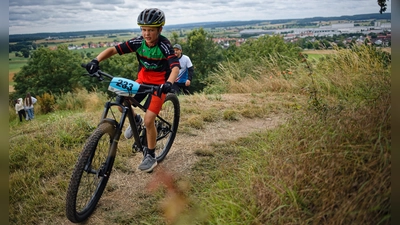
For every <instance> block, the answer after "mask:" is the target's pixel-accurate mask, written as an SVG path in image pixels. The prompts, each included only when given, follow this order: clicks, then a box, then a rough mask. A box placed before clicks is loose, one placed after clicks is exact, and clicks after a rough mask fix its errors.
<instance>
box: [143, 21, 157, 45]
mask: <svg viewBox="0 0 400 225" xmlns="http://www.w3.org/2000/svg"><path fill="white" fill-rule="evenodd" d="M141 29H142V36H143V37H144V39H145V40H146V44H147V45H148V46H150V47H152V46H154V45H156V44H157V40H158V36H159V35H160V33H161V30H162V27H146V26H143V27H141Z"/></svg>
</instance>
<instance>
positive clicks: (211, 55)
mask: <svg viewBox="0 0 400 225" xmlns="http://www.w3.org/2000/svg"><path fill="white" fill-rule="evenodd" d="M181 45H182V48H183V54H185V55H187V56H189V57H190V59H191V61H192V63H193V67H194V77H193V80H192V82H191V85H190V86H191V91H192V92H198V91H202V90H203V89H204V87H205V82H204V81H205V80H206V78H207V77H208V76H209V74H210V72H211V71H213V70H214V69H216V68H217V67H218V63H219V62H221V61H222V60H223V54H222V48H221V47H219V46H218V45H217V44H215V43H214V42H213V40H212V36H211V35H209V34H208V33H207V32H206V31H205V30H204V29H203V28H199V29H195V30H192V31H191V32H190V33H189V34H188V35H187V42H186V43H182V44H181Z"/></svg>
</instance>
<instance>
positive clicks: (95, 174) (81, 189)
mask: <svg viewBox="0 0 400 225" xmlns="http://www.w3.org/2000/svg"><path fill="white" fill-rule="evenodd" d="M114 133H115V127H114V126H113V125H111V124H109V123H102V124H100V125H99V127H97V129H96V130H95V131H94V132H93V134H92V135H91V136H90V137H89V138H88V139H87V141H86V144H85V145H84V147H83V150H82V152H81V154H80V155H79V158H78V161H77V162H76V165H75V168H74V170H73V172H72V177H71V180H70V183H69V186H68V191H67V198H66V215H67V218H68V219H69V220H70V221H71V222H74V223H79V222H82V221H84V220H86V219H87V218H88V217H89V216H90V215H91V214H92V213H93V211H94V209H95V207H96V205H97V203H98V201H99V199H100V197H101V195H102V194H103V191H104V188H105V187H106V184H107V181H108V179H109V175H110V173H111V168H112V165H113V163H114V158H115V154H114V153H113V152H115V151H112V150H111V144H112V140H113V136H114ZM107 159H108V164H109V167H108V168H110V169H108V170H109V171H108V170H107V168H105V165H106V161H107Z"/></svg>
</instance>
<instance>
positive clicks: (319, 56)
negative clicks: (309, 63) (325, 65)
mask: <svg viewBox="0 0 400 225" xmlns="http://www.w3.org/2000/svg"><path fill="white" fill-rule="evenodd" d="M307 55H308V58H309V59H315V60H318V59H320V58H321V57H324V56H325V55H326V54H307Z"/></svg>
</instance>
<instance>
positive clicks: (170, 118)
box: [155, 93, 180, 162]
mask: <svg viewBox="0 0 400 225" xmlns="http://www.w3.org/2000/svg"><path fill="white" fill-rule="evenodd" d="M179 118H180V105H179V99H178V97H177V96H176V95H175V94H173V93H169V94H167V97H166V98H165V101H164V103H163V105H162V109H161V111H160V113H159V114H158V116H157V118H156V122H155V125H156V129H157V143H156V159H157V162H161V161H163V160H164V158H165V156H167V154H168V152H169V150H170V149H171V146H172V143H173V142H174V140H175V136H176V132H177V131H178V125H179Z"/></svg>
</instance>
